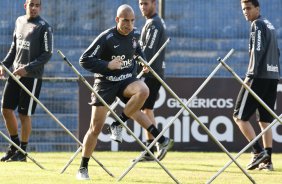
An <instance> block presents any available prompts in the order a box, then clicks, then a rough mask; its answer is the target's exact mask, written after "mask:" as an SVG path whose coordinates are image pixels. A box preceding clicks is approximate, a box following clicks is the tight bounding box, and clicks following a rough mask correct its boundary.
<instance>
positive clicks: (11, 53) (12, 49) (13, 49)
mask: <svg viewBox="0 0 282 184" xmlns="http://www.w3.org/2000/svg"><path fill="white" fill-rule="evenodd" d="M16 41H17V38H16V31H14V34H13V42H12V44H11V47H10V50H9V52H8V53H7V55H6V57H5V58H4V60H3V62H2V63H3V64H4V65H5V66H6V67H7V68H10V67H11V66H12V65H13V62H14V60H15V56H16V45H17V42H16Z"/></svg>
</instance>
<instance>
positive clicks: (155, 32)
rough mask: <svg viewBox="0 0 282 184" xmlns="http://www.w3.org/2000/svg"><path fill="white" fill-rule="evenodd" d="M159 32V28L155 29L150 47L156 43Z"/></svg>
mask: <svg viewBox="0 0 282 184" xmlns="http://www.w3.org/2000/svg"><path fill="white" fill-rule="evenodd" d="M158 32H159V31H158V30H157V29H155V30H154V33H153V37H152V40H151V43H150V45H149V48H150V49H152V48H153V45H154V43H155V41H156V38H157V34H158Z"/></svg>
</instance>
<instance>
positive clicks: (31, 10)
mask: <svg viewBox="0 0 282 184" xmlns="http://www.w3.org/2000/svg"><path fill="white" fill-rule="evenodd" d="M24 8H25V10H26V15H27V17H28V19H30V18H35V17H37V16H39V13H40V10H41V2H40V0H26V2H25V4H24Z"/></svg>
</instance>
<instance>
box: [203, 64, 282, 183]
mask: <svg viewBox="0 0 282 184" xmlns="http://www.w3.org/2000/svg"><path fill="white" fill-rule="evenodd" d="M220 63H221V64H222V65H223V66H224V67H225V68H226V69H227V70H228V71H229V72H230V73H231V74H232V75H233V76H234V77H235V79H236V80H237V81H238V82H239V83H240V84H241V85H242V86H243V87H244V88H245V89H246V90H248V91H249V93H250V94H251V95H252V96H253V97H254V98H255V99H256V100H257V101H258V102H259V103H260V104H261V105H262V106H263V108H265V110H267V112H269V113H270V114H271V115H272V116H273V117H274V118H275V120H274V121H273V122H272V123H271V124H270V125H268V127H266V128H265V129H264V130H263V131H261V133H260V134H259V135H257V137H255V138H254V139H253V140H252V141H251V142H250V143H249V144H248V145H247V146H245V148H243V149H242V150H241V151H240V152H239V153H238V154H237V155H236V156H235V157H234V158H235V159H237V158H239V156H240V155H241V154H242V153H244V152H245V151H246V150H247V149H248V148H249V147H251V146H252V145H253V144H254V143H255V141H257V140H258V139H259V138H260V137H261V136H262V135H263V134H264V133H265V132H266V131H267V130H269V129H270V128H271V127H272V126H273V125H274V124H275V123H277V122H279V123H280V124H282V120H281V117H282V115H280V117H278V116H277V115H276V114H275V113H274V112H273V111H272V110H271V109H270V108H269V107H268V106H267V105H266V104H265V103H264V102H263V101H262V100H261V99H260V97H259V96H257V94H256V93H255V92H254V91H253V90H252V89H251V88H250V87H249V86H248V85H246V84H245V83H244V81H243V80H242V79H241V78H240V77H239V76H238V75H237V74H236V73H235V72H234V71H233V70H232V68H231V67H230V66H229V65H227V64H226V63H225V62H224V61H222V60H220ZM231 163H232V161H230V162H228V163H227V164H225V166H224V167H223V168H222V169H221V170H219V171H218V172H217V173H216V174H215V175H214V176H213V177H212V178H211V179H210V180H209V181H208V182H207V183H211V182H212V181H213V180H214V179H215V178H216V177H217V176H219V175H220V174H221V173H222V172H223V171H224V170H225V169H226V168H227V167H228V166H229V165H230V164H231Z"/></svg>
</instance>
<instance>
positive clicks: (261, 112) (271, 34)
mask: <svg viewBox="0 0 282 184" xmlns="http://www.w3.org/2000/svg"><path fill="white" fill-rule="evenodd" d="M241 7H242V11H243V15H244V16H245V18H246V20H247V21H250V22H251V29H250V39H249V40H250V41H249V53H250V60H249V67H248V71H247V74H246V78H245V80H244V82H245V84H247V85H248V86H249V87H250V88H251V89H252V90H253V91H254V92H255V93H256V94H257V95H258V96H259V97H260V98H261V99H262V100H263V101H264V102H265V103H266V104H267V105H268V106H269V107H270V108H271V109H272V110H273V109H274V104H275V101H276V95H277V84H278V80H279V75H280V66H279V55H280V54H279V49H278V44H277V37H276V32H275V28H274V26H273V25H272V24H271V23H270V22H269V20H267V19H266V18H264V17H262V16H261V15H260V5H259V2H258V0H241ZM255 111H257V122H258V124H259V126H260V128H261V130H264V129H265V128H266V127H267V126H268V125H269V124H270V123H271V122H272V120H273V117H272V116H271V115H270V114H269V113H268V112H267V111H266V110H265V109H264V108H263V107H262V106H261V105H260V104H259V103H258V102H257V101H256V100H255V99H254V98H253V97H252V95H251V94H250V93H248V91H247V90H245V89H244V88H243V87H242V88H241V90H240V92H239V95H238V98H237V101H236V105H235V109H234V121H235V122H236V123H237V125H238V126H239V128H240V130H241V132H242V133H243V135H244V136H245V137H246V139H247V140H248V141H249V142H250V141H252V140H253V139H254V138H255V137H256V133H255V131H254V129H253V127H252V125H251V124H250V122H249V118H250V117H251V115H253V114H254V113H255ZM262 140H263V147H264V149H263V148H262V146H261V145H260V144H259V142H258V141H257V142H255V143H254V145H253V146H252V149H253V154H254V156H253V158H252V160H251V163H250V164H249V165H248V166H247V169H248V170H253V169H256V168H259V169H261V170H269V171H272V170H273V165H272V160H271V154H272V131H271V129H269V130H268V131H267V132H266V133H265V134H264V135H263V136H262Z"/></svg>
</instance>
